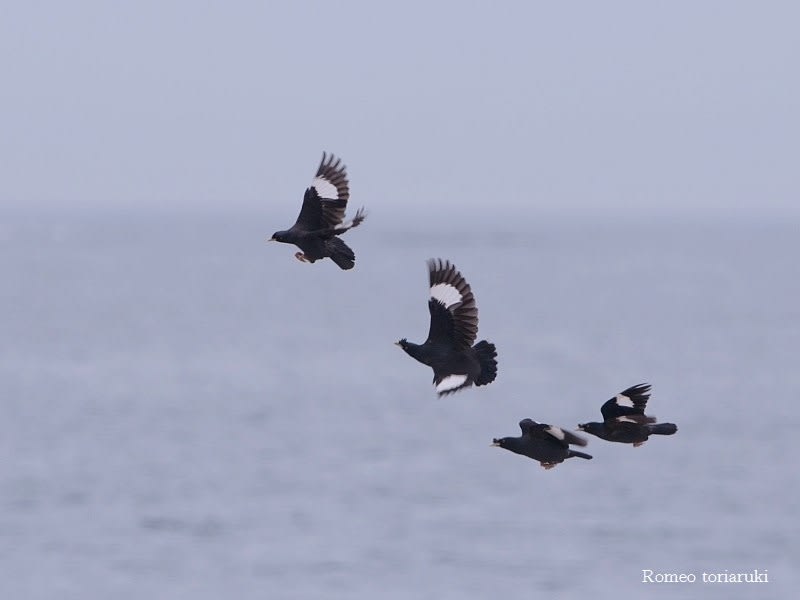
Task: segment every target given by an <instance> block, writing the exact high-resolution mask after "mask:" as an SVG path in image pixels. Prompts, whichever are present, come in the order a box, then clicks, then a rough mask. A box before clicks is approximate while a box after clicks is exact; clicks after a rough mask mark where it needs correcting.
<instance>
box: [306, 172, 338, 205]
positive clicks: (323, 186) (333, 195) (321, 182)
mask: <svg viewBox="0 0 800 600" xmlns="http://www.w3.org/2000/svg"><path fill="white" fill-rule="evenodd" d="M311 187H313V188H314V189H315V190H317V196H319V197H320V198H330V199H331V200H336V199H338V198H339V191H338V190H337V189H336V186H335V185H333V184H332V183H331V182H330V181H328V180H327V179H325V178H324V177H314V181H312V182H311Z"/></svg>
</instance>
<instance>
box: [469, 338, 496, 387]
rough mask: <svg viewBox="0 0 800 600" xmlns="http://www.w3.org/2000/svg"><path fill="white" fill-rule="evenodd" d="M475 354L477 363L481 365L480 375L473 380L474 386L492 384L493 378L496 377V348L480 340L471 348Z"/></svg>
mask: <svg viewBox="0 0 800 600" xmlns="http://www.w3.org/2000/svg"><path fill="white" fill-rule="evenodd" d="M472 349H473V350H475V354H476V355H477V356H478V362H479V363H480V365H481V374H480V375H478V379H476V380H475V385H486V384H487V383H492V382H493V381H494V378H495V377H497V360H496V358H495V357H496V356H497V348H496V347H495V345H494V344H492V343H491V342H487V341H486V340H481V341H480V342H478V343H477V344H475V345H474V346H473V347H472Z"/></svg>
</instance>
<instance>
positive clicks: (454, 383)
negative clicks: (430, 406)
mask: <svg viewBox="0 0 800 600" xmlns="http://www.w3.org/2000/svg"><path fill="white" fill-rule="evenodd" d="M466 381H467V376H466V375H448V376H447V377H445V378H444V379H442V380H441V381H440V382H439V383H437V384H436V391H437V392H439V393H442V392H450V391H452V390H454V389H456V388H459V387H461V386H462V385H464V383H465V382H466Z"/></svg>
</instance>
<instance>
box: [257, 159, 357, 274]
mask: <svg viewBox="0 0 800 600" xmlns="http://www.w3.org/2000/svg"><path fill="white" fill-rule="evenodd" d="M349 198H350V186H349V182H348V180H347V171H346V168H345V166H344V165H343V164H341V161H340V159H338V158H336V157H335V156H333V155H332V154H331V155H330V156H328V155H327V154H325V153H323V154H322V161H321V162H320V165H319V168H318V169H317V173H316V175H315V176H314V179H313V180H312V182H311V186H310V187H309V188H308V189H306V191H305V194H304V195H303V206H302V208H301V209H300V214H299V215H298V217H297V221H296V222H295V224H294V225H292V226H291V227H290V228H289V229H286V230H283V231H276V232H275V233H274V234H272V237H271V238H270V239H269V240H267V241H270V242H283V243H285V244H294V245H295V246H297V247H298V248H300V250H302V252H297V253H295V257H296V258H297V259H298V260H300V261H301V262H310V263H313V262H316V261H318V260H320V259H323V258H330V259H331V260H333V262H335V263H336V264H337V265H338V266H339V268H341V269H352V268H353V266H354V265H355V258H356V257H355V253H354V252H353V251H352V250H351V249H350V247H349V246H348V245H347V244H345V243H344V241H342V239H341V238H339V237H338V236H340V235H341V234H343V233H344V232H346V231H348V230H349V229H352V228H353V227H358V226H359V225H360V224H361V222H362V221H363V220H364V218H365V217H366V214H365V212H364V209H363V208H361V209H359V210H358V211H356V215H355V217H353V219H352V221H349V222H347V223H345V222H344V213H345V209H346V208H347V201H348V199H349Z"/></svg>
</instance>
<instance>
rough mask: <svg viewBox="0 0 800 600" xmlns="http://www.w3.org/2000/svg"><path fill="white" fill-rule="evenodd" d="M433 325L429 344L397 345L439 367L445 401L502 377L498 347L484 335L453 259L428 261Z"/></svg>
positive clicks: (436, 374)
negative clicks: (481, 334)
mask: <svg viewBox="0 0 800 600" xmlns="http://www.w3.org/2000/svg"><path fill="white" fill-rule="evenodd" d="M427 264H428V273H429V281H430V298H429V300H428V310H429V311H430V313H431V325H430V329H429V331H428V339H427V340H425V342H424V343H423V344H415V343H413V342H409V341H408V340H407V339H406V338H403V339H401V340H400V341H398V342H395V343H396V344H397V345H398V346H400V347H401V348H402V349H403V350H404V351H405V352H406V354H408V355H409V356H411V357H412V358H414V359H416V360H418V361H419V362H421V363H422V364H424V365H428V366H429V367H431V368H432V369H433V385H434V386H435V388H436V392H437V394H438V395H439V397H441V396H444V395H447V394H452V393H453V392H457V391H458V390H462V389H464V388H466V387H469V386H471V385H473V384H474V385H476V386H480V385H487V384H489V383H491V382H492V381H494V380H495V377H497V360H496V357H497V348H496V347H495V345H494V344H492V343H490V342H487V341H486V340H481V341H480V342H478V343H477V344H475V345H474V346H473V345H472V344H473V342H474V341H475V338H476V337H477V335H478V307H477V306H476V305H475V297H474V296H473V295H472V289H471V288H470V286H469V284H468V283H467V282H466V281H465V280H464V277H462V275H461V273H459V272H458V270H457V269H456V267H455V265H453V264H451V263H450V261H449V260H442V259H441V258H432V259H430V260H428V262H427Z"/></svg>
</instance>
